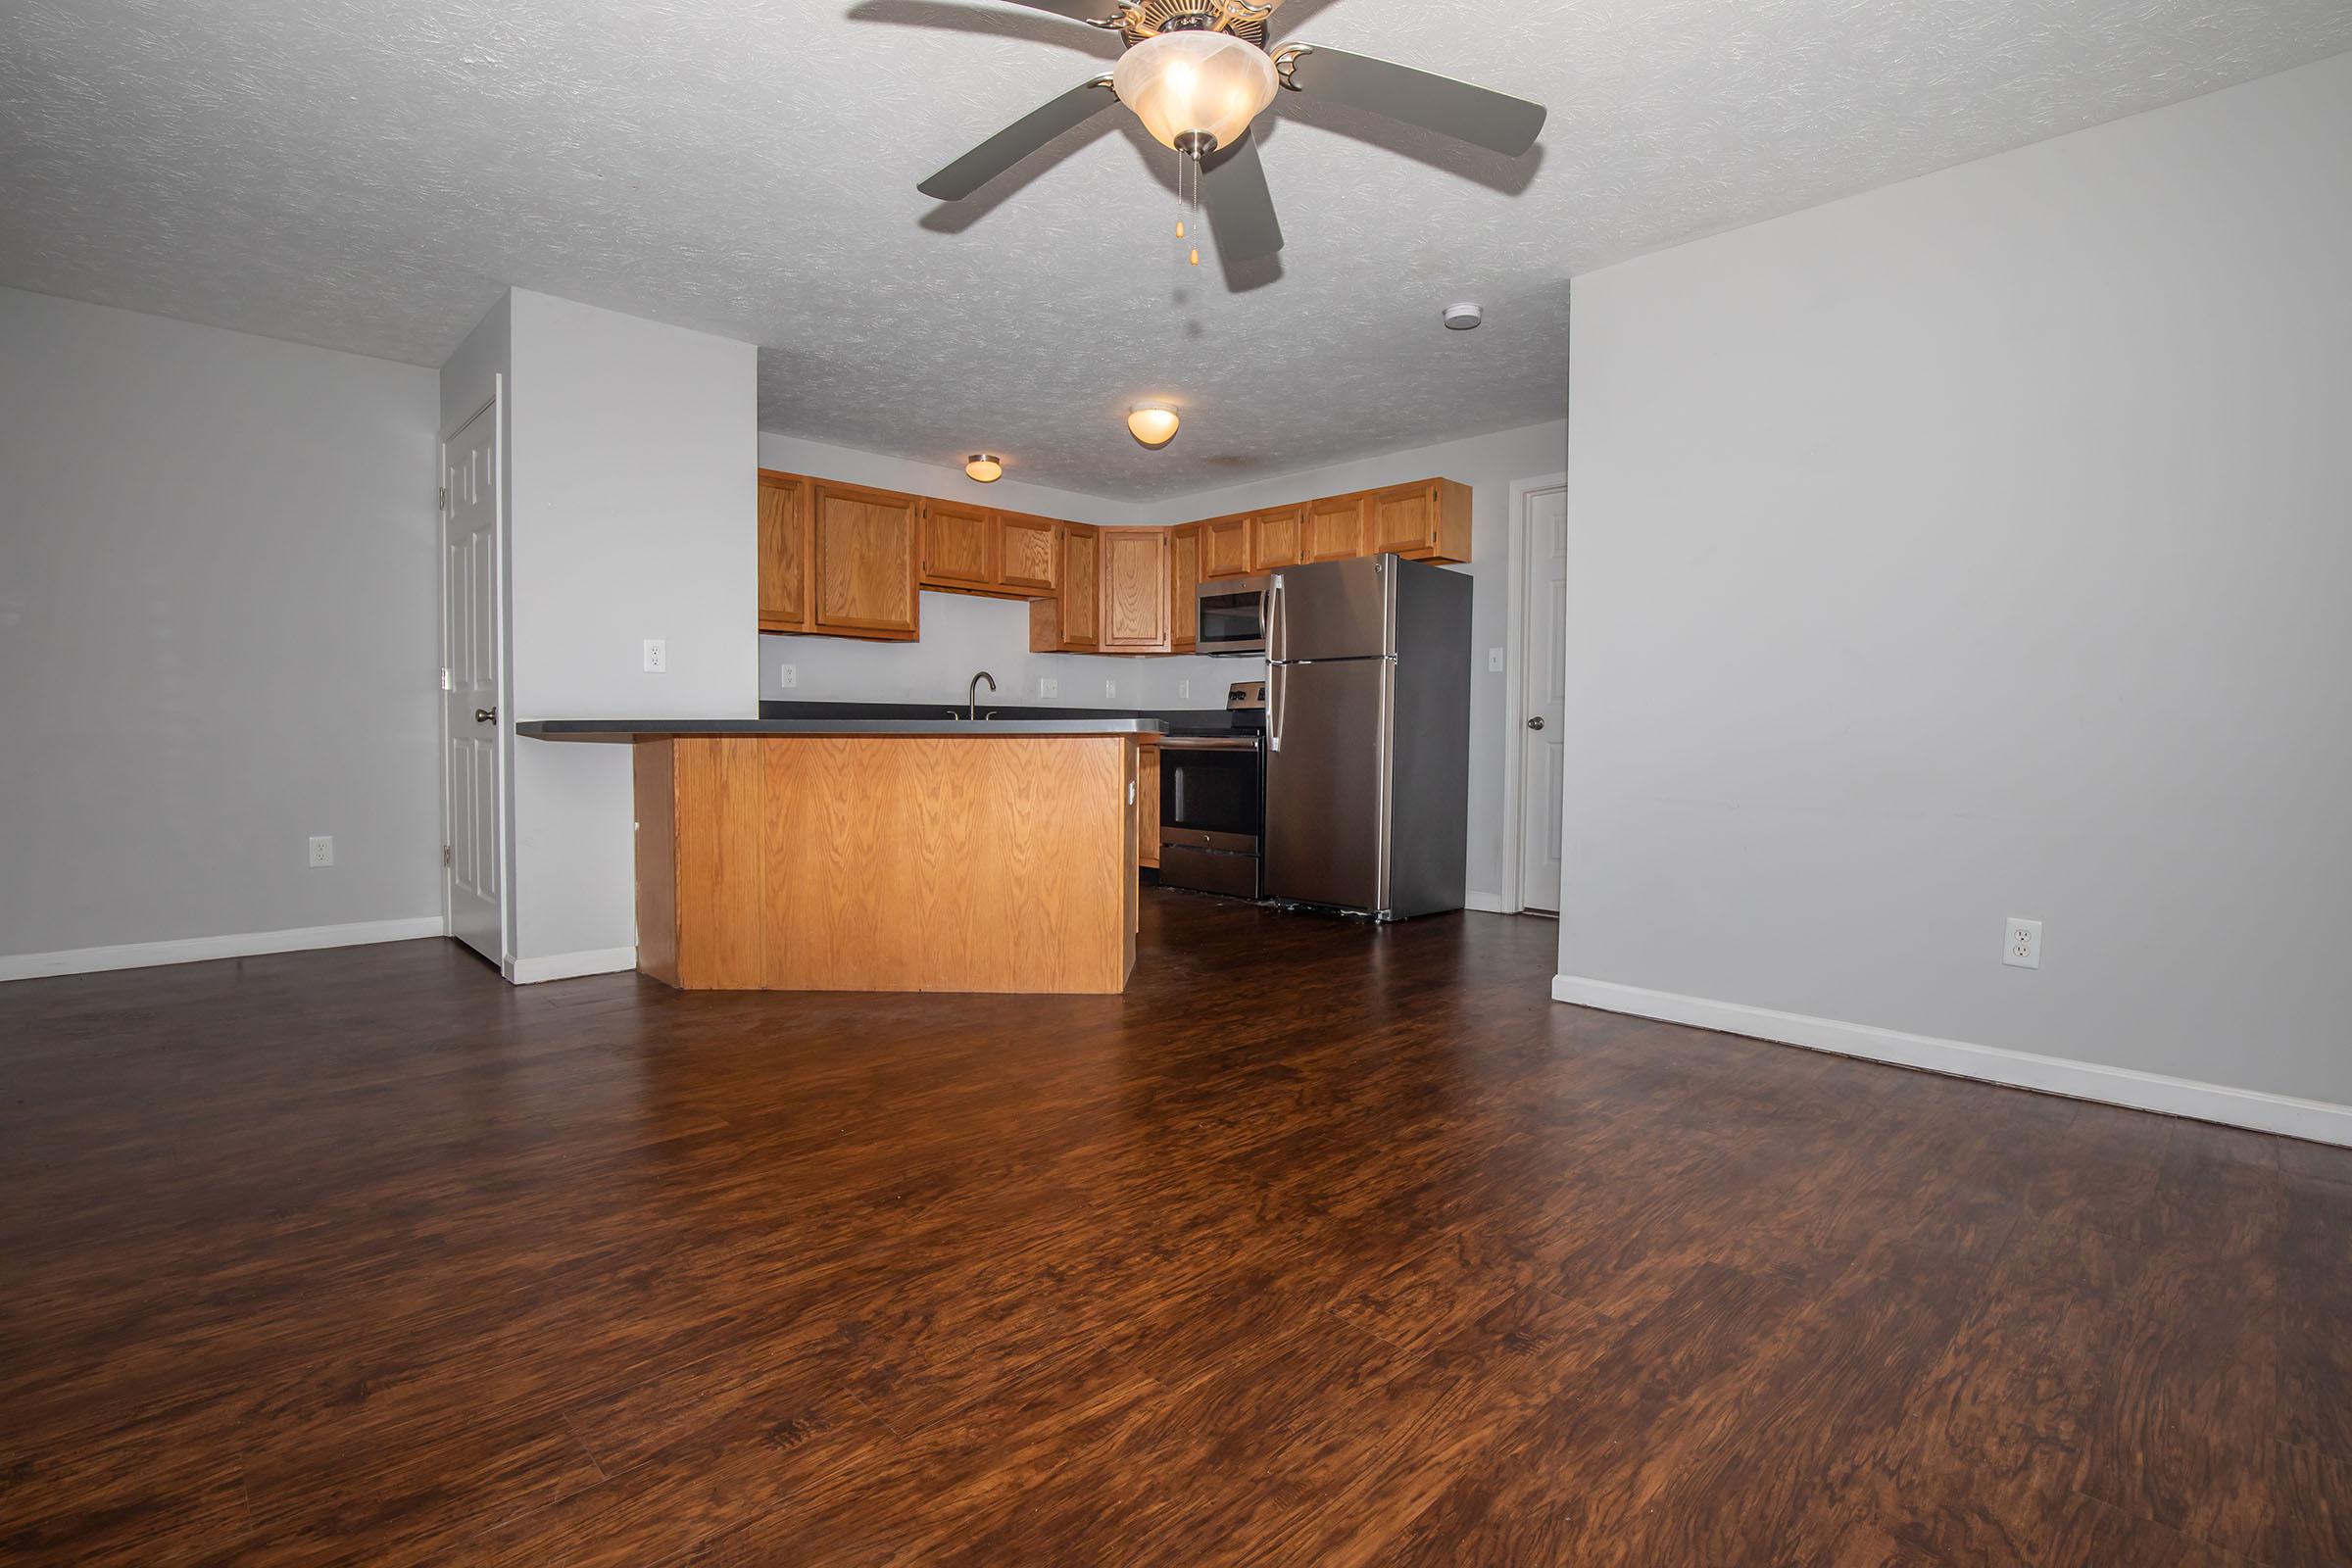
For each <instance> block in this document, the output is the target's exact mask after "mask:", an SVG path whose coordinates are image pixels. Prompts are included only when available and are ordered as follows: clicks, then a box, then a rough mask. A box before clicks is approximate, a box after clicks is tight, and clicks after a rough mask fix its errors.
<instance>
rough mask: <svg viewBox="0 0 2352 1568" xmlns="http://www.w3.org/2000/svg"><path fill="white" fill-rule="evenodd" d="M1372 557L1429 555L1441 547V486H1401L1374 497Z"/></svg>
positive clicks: (1424, 484)
mask: <svg viewBox="0 0 2352 1568" xmlns="http://www.w3.org/2000/svg"><path fill="white" fill-rule="evenodd" d="M1369 505H1370V507H1371V511H1372V549H1371V552H1370V553H1371V554H1373V555H1380V554H1383V553H1385V552H1389V551H1394V552H1396V553H1397V555H1400V556H1413V557H1418V556H1426V555H1428V554H1430V553H1431V552H1432V551H1434V550H1436V549H1437V547H1438V487H1437V486H1436V485H1434V484H1428V483H1423V484H1407V485H1398V486H1397V488H1396V489H1394V490H1383V491H1380V492H1379V493H1378V494H1376V495H1374V496H1373V497H1372V498H1371V500H1370V502H1369Z"/></svg>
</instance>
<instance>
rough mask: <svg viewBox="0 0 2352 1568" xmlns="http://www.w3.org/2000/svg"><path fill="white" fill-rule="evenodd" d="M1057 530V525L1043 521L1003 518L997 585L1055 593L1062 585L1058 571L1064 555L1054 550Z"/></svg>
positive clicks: (1030, 518) (1024, 518) (1035, 591)
mask: <svg viewBox="0 0 2352 1568" xmlns="http://www.w3.org/2000/svg"><path fill="white" fill-rule="evenodd" d="M1054 530H1055V525H1054V523H1053V522H1051V521H1050V520H1048V519H1047V518H1044V517H1015V516H1006V517H1005V518H1004V519H1003V523H1002V537H1001V539H1000V542H999V546H998V548H999V552H1000V556H1001V561H1002V564H1001V565H1000V567H999V569H998V574H997V581H999V582H1000V583H1002V584H1004V585H1005V587H1007V588H1019V589H1027V590H1029V591H1031V592H1034V593H1046V594H1050V593H1052V592H1053V591H1054V585H1055V584H1057V583H1059V582H1060V581H1061V573H1060V572H1059V571H1058V570H1057V569H1056V567H1057V565H1058V564H1059V563H1060V560H1061V552H1060V551H1059V550H1056V549H1055V548H1054Z"/></svg>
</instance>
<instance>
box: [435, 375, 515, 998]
mask: <svg viewBox="0 0 2352 1568" xmlns="http://www.w3.org/2000/svg"><path fill="white" fill-rule="evenodd" d="M441 478H442V483H443V484H444V485H446V486H447V487H448V495H447V499H446V501H445V502H444V503H443V505H442V510H441V664H442V668H443V670H444V671H445V672H446V673H445V675H444V679H443V691H442V696H441V740H442V758H443V768H444V781H443V787H444V790H445V795H444V808H443V809H444V816H443V820H444V822H445V823H446V824H447V826H446V835H447V836H446V839H445V843H446V844H447V846H448V849H447V852H446V855H445V857H444V858H445V859H446V861H447V864H446V865H445V866H444V868H443V873H442V874H443V878H444V881H445V883H446V887H445V889H444V894H443V898H444V907H445V908H446V910H447V914H448V922H449V924H448V929H449V934H450V935H451V936H453V937H456V938H457V939H458V940H459V941H461V942H463V943H465V944H466V946H467V947H469V948H472V949H473V950H474V951H475V952H477V953H479V954H480V955H481V956H483V957H485V958H488V959H489V960H490V961H491V962H492V963H498V962H501V961H503V958H504V956H505V949H506V933H505V923H504V920H503V917H502V915H501V907H502V894H503V889H502V888H501V886H500V872H499V867H500V863H501V861H500V856H499V842H498V840H499V825H500V822H501V821H502V819H503V818H504V815H505V813H504V811H503V810H502V809H500V802H501V801H502V800H503V799H504V780H503V778H502V776H501V767H500V752H501V748H500V746H499V731H500V728H501V725H502V715H501V714H500V713H499V711H498V693H499V648H500V643H501V638H500V635H499V620H500V610H499V583H498V535H499V517H498V405H497V404H495V403H493V404H492V405H491V406H490V407H488V408H486V409H484V410H483V411H482V412H481V413H479V414H477V415H475V416H474V417H473V418H472V420H471V421H470V422H468V423H467V424H466V427H465V428H464V429H463V430H460V431H459V432H458V433H457V434H456V435H454V436H451V437H450V438H449V440H447V441H446V442H444V443H443V444H442V448H441Z"/></svg>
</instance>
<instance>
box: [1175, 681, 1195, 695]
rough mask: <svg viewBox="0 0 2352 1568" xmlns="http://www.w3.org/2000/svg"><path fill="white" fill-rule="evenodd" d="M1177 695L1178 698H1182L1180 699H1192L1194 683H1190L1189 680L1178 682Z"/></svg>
mask: <svg viewBox="0 0 2352 1568" xmlns="http://www.w3.org/2000/svg"><path fill="white" fill-rule="evenodd" d="M1176 695H1177V696H1178V697H1180V698H1183V697H1190V696H1192V695H1193V683H1192V682H1191V681H1189V680H1180V681H1178V682H1177V683H1176Z"/></svg>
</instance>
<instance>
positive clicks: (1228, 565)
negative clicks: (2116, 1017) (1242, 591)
mask: <svg viewBox="0 0 2352 1568" xmlns="http://www.w3.org/2000/svg"><path fill="white" fill-rule="evenodd" d="M1249 575H1250V519H1249V517H1247V516H1240V517H1211V518H1209V519H1208V520H1207V521H1206V522H1204V523H1202V524H1201V576H1202V577H1203V578H1207V577H1247V576H1249Z"/></svg>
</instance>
